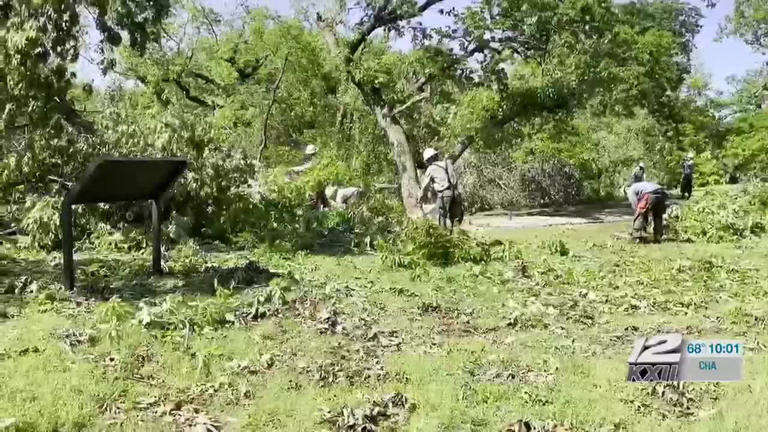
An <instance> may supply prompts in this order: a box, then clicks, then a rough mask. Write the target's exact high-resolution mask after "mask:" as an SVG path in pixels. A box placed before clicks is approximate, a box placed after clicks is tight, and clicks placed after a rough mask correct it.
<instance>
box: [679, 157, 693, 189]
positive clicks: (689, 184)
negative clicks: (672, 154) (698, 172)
mask: <svg viewBox="0 0 768 432" xmlns="http://www.w3.org/2000/svg"><path fill="white" fill-rule="evenodd" d="M693 170H694V164H693V153H688V155H687V156H686V157H685V160H684V161H683V180H682V182H681V183H680V195H681V196H682V197H683V198H685V199H691V194H693ZM686 194H687V195H688V197H687V198H686Z"/></svg>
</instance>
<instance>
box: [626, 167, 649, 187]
mask: <svg viewBox="0 0 768 432" xmlns="http://www.w3.org/2000/svg"><path fill="white" fill-rule="evenodd" d="M644 181H645V164H644V163H642V162H640V163H639V164H637V166H636V167H635V170H634V171H632V176H631V177H630V178H629V184H628V185H627V186H632V185H633V184H635V183H640V182H644Z"/></svg>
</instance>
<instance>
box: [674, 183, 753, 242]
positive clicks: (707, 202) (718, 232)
mask: <svg viewBox="0 0 768 432" xmlns="http://www.w3.org/2000/svg"><path fill="white" fill-rule="evenodd" d="M671 226H672V230H671V233H672V235H673V236H675V237H677V238H679V239H681V240H693V241H704V242H710V243H721V242H731V241H737V240H742V239H747V238H752V237H756V236H761V235H763V234H765V233H766V230H768V187H767V186H765V185H763V184H756V185H750V186H748V187H747V188H746V189H745V190H743V191H739V192H720V191H708V192H707V195H706V196H704V197H702V198H701V200H697V201H696V202H695V203H693V204H691V205H689V206H686V207H685V209H684V210H683V211H682V212H681V214H680V217H679V220H675V221H672V225H671Z"/></svg>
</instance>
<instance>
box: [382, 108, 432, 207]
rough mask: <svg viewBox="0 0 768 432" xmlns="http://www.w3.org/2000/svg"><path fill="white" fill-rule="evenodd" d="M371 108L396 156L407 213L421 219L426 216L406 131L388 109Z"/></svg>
mask: <svg viewBox="0 0 768 432" xmlns="http://www.w3.org/2000/svg"><path fill="white" fill-rule="evenodd" d="M371 108H372V111H373V112H374V113H375V114H376V120H377V121H378V123H379V127H381V129H383V130H384V132H385V133H386V134H387V138H388V139H389V143H390V145H391V146H392V155H393V156H394V159H395V165H396V166H397V172H398V174H399V176H400V192H401V194H402V197H403V206H405V211H406V213H408V216H409V217H410V218H413V219H416V218H421V217H423V216H424V212H423V211H422V209H421V205H420V204H419V196H420V195H421V187H420V185H419V176H418V173H417V172H416V164H415V163H414V161H413V153H412V152H411V146H410V144H409V143H408V138H407V137H406V135H405V130H404V129H403V126H402V125H401V124H400V121H398V119H397V117H394V116H392V115H391V114H390V112H389V109H388V108H387V107H381V106H373V107H371Z"/></svg>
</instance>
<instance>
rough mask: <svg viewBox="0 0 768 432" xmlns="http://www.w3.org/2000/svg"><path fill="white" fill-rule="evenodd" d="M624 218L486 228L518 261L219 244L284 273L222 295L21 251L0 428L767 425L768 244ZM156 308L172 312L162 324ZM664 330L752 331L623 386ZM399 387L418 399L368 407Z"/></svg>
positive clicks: (4, 310) (2, 322)
mask: <svg viewBox="0 0 768 432" xmlns="http://www.w3.org/2000/svg"><path fill="white" fill-rule="evenodd" d="M625 225H626V224H618V225H617V224H606V225H588V226H578V227H572V228H562V227H553V228H542V229H531V230H513V231H499V232H489V233H486V234H485V235H487V236H490V237H494V238H504V239H508V240H513V241H516V242H518V243H519V244H520V248H521V250H522V253H523V259H522V260H515V261H512V262H494V263H490V264H482V265H470V264H467V265H458V266H453V267H447V268H439V267H428V268H427V269H426V270H423V271H420V272H418V273H417V272H412V271H406V270H390V269H386V268H385V267H384V266H382V265H381V264H380V263H379V260H378V258H377V257H375V256H371V255H364V256H345V257H332V256H315V255H306V254H298V255H293V256H285V255H275V254H269V253H262V252H259V251H256V252H240V253H238V254H235V253H232V252H216V253H207V254H204V256H203V258H204V262H206V263H208V264H209V267H210V266H211V265H216V264H218V265H219V267H231V266H237V265H242V264H243V263H244V262H245V261H247V260H254V261H257V262H258V263H260V264H261V265H262V266H264V267H268V268H270V269H271V270H273V271H274V272H276V273H279V274H280V276H278V277H277V278H276V279H273V280H271V281H269V280H266V279H265V280H260V281H259V282H257V283H255V285H256V286H255V287H254V286H237V284H236V285H235V286H233V287H232V291H231V294H227V295H225V294H222V293H225V292H224V291H220V293H219V296H214V295H212V293H213V292H214V287H213V284H212V282H211V277H209V276H206V275H202V274H199V273H198V274H194V272H190V269H189V267H190V266H186V267H185V266H184V265H183V263H175V264H176V266H177V267H175V268H185V269H186V270H185V274H184V275H183V276H179V277H178V278H177V277H173V276H168V277H164V278H160V279H157V278H149V277H147V276H145V274H144V272H145V271H146V267H145V266H144V265H139V264H136V265H134V266H133V268H130V267H131V266H121V268H122V271H121V272H119V273H110V274H106V275H103V274H102V273H100V272H99V271H98V264H89V265H88V266H89V267H91V268H92V273H93V274H96V275H97V276H98V277H97V276H94V277H93V278H92V279H94V280H90V283H91V284H92V285H93V286H97V285H105V286H107V288H105V289H104V290H102V294H103V295H105V297H109V296H110V295H112V294H120V290H122V289H127V288H126V286H127V285H126V281H130V287H133V291H132V294H131V295H130V296H125V297H126V299H125V300H124V301H123V302H121V303H120V304H119V305H118V306H115V305H114V304H111V305H108V306H109V307H107V306H105V305H107V302H106V301H105V300H98V301H87V302H84V303H82V302H78V303H76V302H73V301H71V300H66V299H64V300H63V299H59V298H58V297H56V296H51V295H50V294H46V292H48V290H53V289H55V284H54V283H53V282H54V281H56V280H57V278H58V277H59V275H58V273H57V272H56V271H57V267H56V259H55V257H45V256H40V255H34V254H27V253H22V252H19V251H15V250H12V249H8V250H5V251H3V252H2V254H3V255H2V257H3V264H0V291H2V288H3V287H4V286H6V285H10V286H15V284H17V283H18V281H19V279H20V278H22V277H23V276H30V277H31V278H32V279H34V280H35V281H39V287H38V288H37V291H36V292H31V293H27V294H26V295H24V296H19V295H16V294H5V295H0V425H2V424H3V419H10V418H13V419H15V422H14V423H13V424H14V425H13V426H11V427H10V430H25V431H26V430H35V431H37V430H43V431H48V430H49V431H53V430H66V431H69V430H105V429H107V430H142V431H144V430H174V429H183V428H187V427H194V426H206V425H207V426H211V427H214V428H217V429H221V430H264V431H275V430H277V431H314V430H328V429H330V428H332V427H334V426H332V422H330V421H326V420H325V419H328V418H331V417H333V415H336V416H337V417H334V418H338V416H342V417H343V416H344V415H347V417H346V418H348V419H352V420H355V419H358V420H360V418H362V417H363V416H362V414H360V413H363V412H367V413H368V414H371V413H376V415H379V416H380V418H373V419H372V417H371V416H370V415H369V416H368V417H365V419H367V421H370V422H374V423H375V422H380V423H381V424H382V425H384V424H385V423H387V422H388V425H389V426H385V427H390V428H391V429H396V430H413V431H465V430H467V431H470V430H472V431H474V430H477V431H485V430H502V428H503V427H504V426H505V425H510V424H513V423H515V422H517V421H518V420H526V421H530V422H531V423H532V424H533V425H538V426H542V429H541V430H555V429H553V428H552V427H549V426H547V425H550V424H558V425H560V426H561V429H558V430H571V431H623V430H626V431H630V430H631V431H658V430H665V431H667V430H670V431H723V430H745V431H746V430H763V429H765V428H766V427H767V426H768V415H767V414H765V413H768V356H766V352H765V347H766V344H768V336H766V333H765V328H766V326H767V325H768V314H767V312H766V311H767V310H768V268H766V267H765V265H764V263H765V262H766V258H768V252H767V251H768V248H766V246H768V240H765V239H763V240H753V241H747V242H741V243H736V244H727V245H704V244H696V243H685V244H684V243H666V244H662V245H658V246H651V245H648V246H637V245H632V244H629V243H627V242H624V241H620V240H616V239H614V238H613V234H614V233H615V232H617V231H626V230H627V227H626V226H625ZM115 258H116V257H103V260H105V261H112V260H114V259H115ZM130 258H131V257H130V256H129V257H126V256H122V259H123V260H125V262H130ZM133 258H135V259H136V260H137V262H138V261H142V262H143V260H146V257H145V256H141V257H133ZM189 259H190V260H192V261H194V262H197V263H198V264H199V263H200V261H199V257H192V258H189ZM121 262H123V261H121ZM106 267H107V268H109V269H112V268H113V267H114V266H113V267H109V266H106ZM123 267H125V268H123ZM94 269H95V270H94ZM110 271H113V270H110ZM201 281H204V282H201ZM26 283H27V284H29V282H26ZM253 284H254V283H253V282H251V283H250V285H253ZM201 285H205V286H201ZM226 287H227V286H225V287H224V288H226ZM267 291H269V292H270V293H272V294H271V295H270V296H265V295H264V293H265V292H267ZM175 292H179V293H180V294H179V295H178V297H173V299H175V300H173V301H171V302H165V300H166V299H167V298H168V296H169V295H171V293H175ZM164 302H165V303H164ZM142 303H144V304H146V305H147V306H150V307H155V308H157V309H153V310H154V311H155V312H154V315H152V316H151V317H150V319H149V324H147V325H146V326H142V325H141V324H140V323H136V322H134V320H133V319H132V317H133V316H135V315H136V314H137V313H138V311H140V310H141V308H142V306H141V304H142ZM164 304H165V305H166V309H163V305H164ZM254 308H257V309H258V310H259V311H261V312H260V313H259V314H252V313H251V312H252V311H253V310H254ZM191 313H194V314H195V316H189V314H191ZM163 319H168V320H174V321H173V322H174V323H177V324H175V325H174V326H168V325H165V324H163V325H153V323H157V322H161V321H162V320H163ZM153 320H154V321H153ZM162 322H164V321H162ZM162 322H161V324H162ZM184 323H192V324H189V325H191V326H192V327H191V328H186V327H185V325H186V324H184ZM664 331H683V332H684V333H686V334H687V335H689V336H692V337H701V338H712V337H723V338H736V339H742V340H744V341H745V342H746V343H747V344H748V346H749V349H748V351H747V356H746V360H745V367H744V370H745V380H744V381H742V382H739V383H728V384H725V383H722V384H707V383H695V384H686V385H684V386H683V387H682V390H679V389H677V388H675V387H674V386H662V385H656V386H651V385H640V384H629V383H626V382H625V378H626V358H627V356H628V354H629V351H630V350H631V345H632V343H633V341H634V338H635V337H636V336H638V335H641V334H644V335H652V334H656V333H660V332H664ZM391 394H402V395H405V396H407V399H408V401H412V402H414V403H415V404H416V407H415V409H414V410H413V411H412V412H410V411H409V412H401V411H403V410H400V411H398V410H399V408H397V407H390V408H385V409H378V410H373V409H370V410H368V411H365V409H366V407H370V406H378V405H375V404H376V402H375V400H376V398H380V397H382V396H383V395H391ZM344 407H346V410H344V409H343V408H344ZM324 409H325V410H327V411H326V412H325V413H324V412H323V410H324ZM387 410H390V411H391V412H387ZM357 414H359V415H358V417H355V415H357ZM374 417H375V416H374ZM363 423H364V422H363V421H362V420H361V423H358V426H360V425H361V424H363ZM544 426H547V427H546V428H543V427H544ZM508 427H511V426H508ZM564 428H567V429H564ZM0 429H1V427H0ZM349 430H353V429H349ZM385 430H386V429H385ZM509 430H515V429H509Z"/></svg>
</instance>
